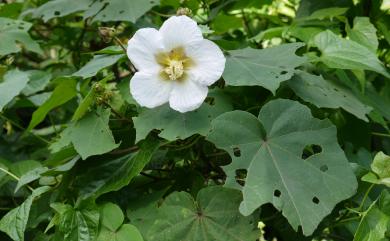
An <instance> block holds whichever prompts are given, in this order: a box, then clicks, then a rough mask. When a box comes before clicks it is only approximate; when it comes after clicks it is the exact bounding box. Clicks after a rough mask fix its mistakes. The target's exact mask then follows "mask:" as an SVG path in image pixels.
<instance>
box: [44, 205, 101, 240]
mask: <svg viewBox="0 0 390 241" xmlns="http://www.w3.org/2000/svg"><path fill="white" fill-rule="evenodd" d="M50 206H51V207H52V208H53V209H54V210H55V211H56V217H54V218H53V220H55V224H56V225H57V226H58V230H59V232H60V233H61V234H62V235H63V240H74V241H92V240H95V238H96V236H97V231H98V226H99V211H98V210H97V209H85V208H82V209H78V208H77V209H76V208H74V207H72V206H71V205H69V204H63V203H52V204H50Z"/></svg>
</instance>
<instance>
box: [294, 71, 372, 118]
mask: <svg viewBox="0 0 390 241" xmlns="http://www.w3.org/2000/svg"><path fill="white" fill-rule="evenodd" d="M287 83H288V85H289V86H290V87H291V88H292V89H293V90H294V92H295V93H296V94H297V95H298V96H299V97H301V98H302V99H303V100H305V101H307V102H310V103H312V104H314V105H315V106H317V107H320V108H343V109H344V110H346V111H348V112H349V113H351V114H353V115H355V116H356V117H358V118H360V119H362V120H364V121H368V118H367V116H366V115H367V114H369V113H370V112H371V110H372V108H371V107H369V106H367V105H365V104H363V103H362V102H360V101H359V99H357V98H356V97H355V95H354V94H353V93H352V92H351V91H349V90H348V89H347V88H344V87H343V86H340V85H337V84H335V83H333V82H331V81H329V80H325V79H324V78H323V77H322V76H316V75H312V74H309V73H305V72H301V71H300V72H297V74H296V75H294V77H293V78H292V79H291V80H289V81H288V82H287Z"/></svg>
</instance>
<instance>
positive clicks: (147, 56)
mask: <svg viewBox="0 0 390 241" xmlns="http://www.w3.org/2000/svg"><path fill="white" fill-rule="evenodd" d="M163 51H164V45H163V41H162V37H161V34H160V32H159V31H158V30H156V29H154V28H143V29H140V30H138V31H137V32H136V33H135V34H134V36H133V37H132V38H131V39H130V40H129V42H128V44H127V56H128V57H129V59H130V61H131V62H132V63H133V64H134V66H135V67H136V68H137V69H138V70H140V71H152V72H155V71H157V69H158V68H160V65H159V64H158V63H157V61H156V57H155V56H156V54H158V53H161V52H163Z"/></svg>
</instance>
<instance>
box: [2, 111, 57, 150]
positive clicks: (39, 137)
mask: <svg viewBox="0 0 390 241" xmlns="http://www.w3.org/2000/svg"><path fill="white" fill-rule="evenodd" d="M0 117H1V118H3V119H4V120H6V121H9V122H10V123H11V124H12V125H14V126H16V127H17V128H19V129H20V130H22V131H26V132H27V133H29V134H31V135H33V136H35V137H36V138H38V139H39V140H41V141H43V142H45V143H46V144H50V142H49V141H48V140H46V139H45V138H43V137H41V136H38V135H36V134H34V133H33V132H32V131H27V130H26V129H25V128H24V127H23V126H21V125H19V124H18V123H16V122H15V121H13V120H11V119H9V118H8V117H6V116H5V115H3V113H0Z"/></svg>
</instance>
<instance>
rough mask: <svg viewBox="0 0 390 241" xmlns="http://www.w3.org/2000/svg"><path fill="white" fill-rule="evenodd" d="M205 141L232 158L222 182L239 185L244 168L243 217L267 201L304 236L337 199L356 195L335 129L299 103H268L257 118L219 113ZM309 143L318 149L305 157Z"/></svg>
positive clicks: (277, 101)
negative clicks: (236, 179) (300, 230)
mask: <svg viewBox="0 0 390 241" xmlns="http://www.w3.org/2000/svg"><path fill="white" fill-rule="evenodd" d="M208 139H209V140H210V141H212V142H213V143H215V145H216V146H217V147H219V148H221V149H224V150H226V151H227V152H228V153H229V154H230V156H231V157H232V163H231V164H230V165H228V166H226V167H225V168H224V170H225V172H226V174H227V181H226V186H230V187H235V188H241V187H240V186H239V185H238V184H237V183H236V181H235V176H236V170H239V169H245V170H247V176H246V179H245V185H244V186H243V187H242V192H243V195H244V200H243V202H242V203H241V205H240V211H241V213H243V214H245V215H249V214H251V213H252V212H253V211H254V210H255V209H257V208H258V207H260V206H261V205H263V204H265V203H272V204H273V205H274V206H275V207H276V208H277V209H279V210H281V211H282V212H283V215H284V216H285V217H286V218H287V219H288V220H289V222H290V224H291V225H292V226H293V227H294V228H295V229H298V226H301V227H302V230H303V233H304V234H305V235H309V234H311V233H312V232H313V231H314V230H315V228H316V227H317V225H318V224H319V223H320V222H321V220H322V219H323V218H324V217H325V216H326V215H328V214H329V213H330V212H331V211H332V209H333V207H334V206H335V205H336V204H337V203H338V202H340V201H342V200H344V199H346V198H348V197H350V196H351V195H353V194H354V193H355V190H356V186H357V182H356V179H355V176H354V174H353V172H352V170H351V168H350V166H349V164H348V161H347V159H346V157H345V155H344V152H343V151H342V150H341V149H340V147H339V146H338V143H337V137H336V128H335V127H334V126H333V125H332V124H331V123H330V122H329V121H328V120H318V119H315V118H313V117H312V116H311V114H310V110H309V109H308V108H307V107H305V106H303V105H301V104H299V103H298V102H294V101H291V100H283V99H280V100H274V101H271V102H269V103H268V104H266V105H265V106H264V107H263V108H262V109H261V111H260V113H259V117H258V118H256V117H255V116H253V115H252V114H250V113H247V112H243V111H233V112H229V113H225V114H222V115H221V116H219V117H218V118H216V119H215V120H213V122H212V131H211V133H210V135H209V136H208ZM313 145H314V146H317V148H319V149H320V150H321V151H320V152H319V153H316V154H314V155H311V156H309V157H306V156H305V152H304V150H305V149H309V148H310V147H313Z"/></svg>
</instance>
